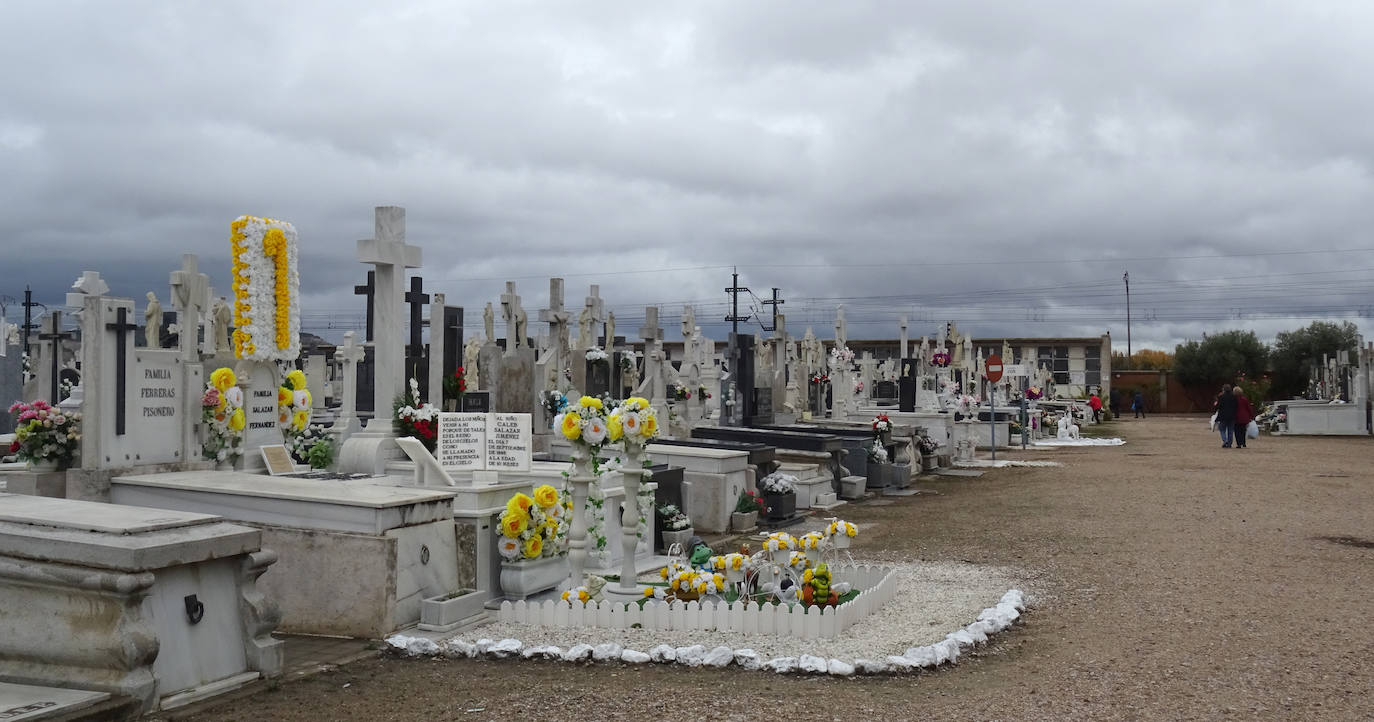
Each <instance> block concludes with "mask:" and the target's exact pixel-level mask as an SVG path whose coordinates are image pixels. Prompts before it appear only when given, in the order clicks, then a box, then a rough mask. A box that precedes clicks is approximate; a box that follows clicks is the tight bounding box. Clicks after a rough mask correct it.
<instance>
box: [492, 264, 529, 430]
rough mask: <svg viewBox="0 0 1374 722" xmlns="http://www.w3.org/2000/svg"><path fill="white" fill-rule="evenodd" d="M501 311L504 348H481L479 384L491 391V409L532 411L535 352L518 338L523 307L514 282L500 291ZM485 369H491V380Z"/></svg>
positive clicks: (523, 311) (521, 323)
mask: <svg viewBox="0 0 1374 722" xmlns="http://www.w3.org/2000/svg"><path fill="white" fill-rule="evenodd" d="M501 312H502V314H503V316H504V317H505V320H506V347H505V349H501V348H499V347H498V346H496V345H494V344H492V345H487V346H484V347H483V348H482V351H481V356H480V358H481V361H480V365H481V367H482V383H483V384H484V385H485V386H486V389H487V390H488V391H490V393H491V410H492V411H494V412H496V413H524V414H532V413H534V410H535V409H534V407H535V405H536V401H535V392H534V389H535V388H536V385H535V372H534V360H535V352H534V349H532V348H529V347H528V346H527V345H526V344H525V343H524V340H522V339H520V336H521V335H522V334H523V333H524V330H525V327H524V322H523V320H522V319H523V318H525V310H524V308H522V307H521V305H520V296H519V295H517V294H516V292H515V284H514V283H510V282H507V283H506V292H505V293H503V294H501ZM487 369H492V373H491V374H490V383H488V373H487Z"/></svg>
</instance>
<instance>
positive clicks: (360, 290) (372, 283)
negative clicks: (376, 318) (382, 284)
mask: <svg viewBox="0 0 1374 722" xmlns="http://www.w3.org/2000/svg"><path fill="white" fill-rule="evenodd" d="M353 294H354V295H355V296H367V326H366V327H365V328H366V331H367V334H366V335H365V336H363V339H365V340H367V341H371V340H372V319H373V315H374V313H375V311H376V309H375V307H374V305H373V304H374V302H375V301H376V297H377V272H376V271H368V272H367V283H366V284H363V285H361V286H354V287H353Z"/></svg>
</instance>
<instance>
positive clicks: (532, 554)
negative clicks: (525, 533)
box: [525, 536, 544, 559]
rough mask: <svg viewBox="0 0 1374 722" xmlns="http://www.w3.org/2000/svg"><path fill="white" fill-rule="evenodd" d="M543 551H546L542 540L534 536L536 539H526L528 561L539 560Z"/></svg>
mask: <svg viewBox="0 0 1374 722" xmlns="http://www.w3.org/2000/svg"><path fill="white" fill-rule="evenodd" d="M543 551H544V540H543V539H542V538H540V537H537V536H534V537H530V538H529V539H526V540H525V558H526V559H538V558H539V555H540V554H541V553H542V552H543Z"/></svg>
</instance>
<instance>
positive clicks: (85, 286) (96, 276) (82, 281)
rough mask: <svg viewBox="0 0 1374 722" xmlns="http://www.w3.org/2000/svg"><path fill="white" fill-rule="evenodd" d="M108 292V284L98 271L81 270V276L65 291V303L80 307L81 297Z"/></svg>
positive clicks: (101, 294) (102, 294)
mask: <svg viewBox="0 0 1374 722" xmlns="http://www.w3.org/2000/svg"><path fill="white" fill-rule="evenodd" d="M109 292H110V285H109V284H108V283H105V279H103V278H101V277H100V273H99V272H98V271H83V272H82V273H81V277H80V278H78V279H76V283H73V284H72V287H71V290H69V291H68V292H67V305H68V306H75V307H76V308H78V309H79V308H81V306H82V299H83V298H84V297H86V296H104V295H105V294H107V293H109Z"/></svg>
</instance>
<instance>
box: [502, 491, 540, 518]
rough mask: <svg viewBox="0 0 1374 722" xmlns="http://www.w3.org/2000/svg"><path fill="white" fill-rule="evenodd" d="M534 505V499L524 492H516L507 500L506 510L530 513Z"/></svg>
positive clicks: (513, 512)
mask: <svg viewBox="0 0 1374 722" xmlns="http://www.w3.org/2000/svg"><path fill="white" fill-rule="evenodd" d="M533 506H534V500H533V499H531V498H529V497H528V496H526V495H524V494H516V495H515V496H512V497H511V498H510V501H508V502H506V511H509V512H511V513H512V514H515V513H519V514H529V513H530V508H531V507H533Z"/></svg>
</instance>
